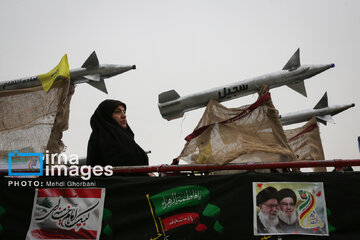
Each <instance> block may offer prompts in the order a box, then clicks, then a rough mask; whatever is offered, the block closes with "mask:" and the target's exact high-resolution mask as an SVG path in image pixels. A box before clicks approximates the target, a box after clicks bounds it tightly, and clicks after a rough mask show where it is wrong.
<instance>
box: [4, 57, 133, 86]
mask: <svg viewBox="0 0 360 240" xmlns="http://www.w3.org/2000/svg"><path fill="white" fill-rule="evenodd" d="M131 69H136V66H135V65H115V64H99V60H98V58H97V56H96V53H95V51H94V52H93V53H92V54H91V55H90V56H89V57H88V59H87V60H86V61H85V62H84V64H83V65H82V66H81V68H75V69H70V79H71V81H72V82H73V83H74V84H78V83H88V84H90V85H91V86H93V87H95V88H97V89H99V90H100V91H102V92H105V93H107V90H106V86H105V82H104V79H106V78H110V77H113V76H115V75H118V74H121V73H124V72H127V71H129V70H131ZM40 85H41V82H40V80H39V79H38V77H37V76H32V77H27V78H20V79H15V80H11V81H4V82H0V91H2V90H12V89H22V88H29V87H36V86H40Z"/></svg>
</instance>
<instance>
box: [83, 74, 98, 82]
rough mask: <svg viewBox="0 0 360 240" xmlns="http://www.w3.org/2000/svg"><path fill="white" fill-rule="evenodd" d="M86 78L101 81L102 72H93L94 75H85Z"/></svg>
mask: <svg viewBox="0 0 360 240" xmlns="http://www.w3.org/2000/svg"><path fill="white" fill-rule="evenodd" d="M84 78H86V79H89V80H90V81H96V82H99V81H100V80H101V78H100V74H98V73H97V74H92V75H85V76H84Z"/></svg>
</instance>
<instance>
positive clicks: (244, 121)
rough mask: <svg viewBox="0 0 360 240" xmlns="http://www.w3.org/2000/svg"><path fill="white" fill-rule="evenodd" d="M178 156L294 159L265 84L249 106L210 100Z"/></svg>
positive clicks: (204, 160)
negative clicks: (235, 105) (231, 105)
mask: <svg viewBox="0 0 360 240" xmlns="http://www.w3.org/2000/svg"><path fill="white" fill-rule="evenodd" d="M186 140H187V143H186V144H185V147H184V149H183V150H182V152H181V154H180V156H179V158H180V159H182V160H185V161H187V162H188V163H196V164H226V163H229V162H232V163H241V162H279V161H294V160H295V158H296V157H295V155H294V153H293V152H292V150H291V148H290V146H289V144H288V143H287V139H286V137H285V134H284V131H283V128H282V125H281V124H280V122H279V119H278V111H277V110H276V109H275V107H274V105H273V104H272V101H271V97H270V93H269V92H268V90H267V88H266V87H263V88H262V90H261V91H260V92H259V98H258V100H257V101H256V102H255V103H253V104H252V105H246V106H242V107H239V108H226V107H225V106H223V105H221V104H220V103H218V102H216V101H215V100H210V102H209V103H208V105H207V107H206V110H205V112H204V114H203V116H202V118H201V120H200V122H199V123H198V125H197V126H196V128H195V130H194V132H193V133H192V134H190V135H189V136H187V137H186Z"/></svg>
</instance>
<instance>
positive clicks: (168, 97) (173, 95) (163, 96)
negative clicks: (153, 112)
mask: <svg viewBox="0 0 360 240" xmlns="http://www.w3.org/2000/svg"><path fill="white" fill-rule="evenodd" d="M178 98H180V95H179V94H178V93H177V92H176V91H175V90H170V91H167V92H163V93H160V94H159V103H165V102H169V101H172V100H175V99H178Z"/></svg>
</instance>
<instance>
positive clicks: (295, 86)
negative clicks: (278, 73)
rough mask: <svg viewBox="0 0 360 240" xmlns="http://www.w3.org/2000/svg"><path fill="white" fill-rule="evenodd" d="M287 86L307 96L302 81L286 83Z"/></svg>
mask: <svg viewBox="0 0 360 240" xmlns="http://www.w3.org/2000/svg"><path fill="white" fill-rule="evenodd" d="M287 86H288V87H289V88H291V89H292V90H294V91H296V92H298V93H300V94H301V95H303V96H304V97H307V93H306V88H305V84H304V81H300V82H297V83H292V84H288V85H287Z"/></svg>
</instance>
